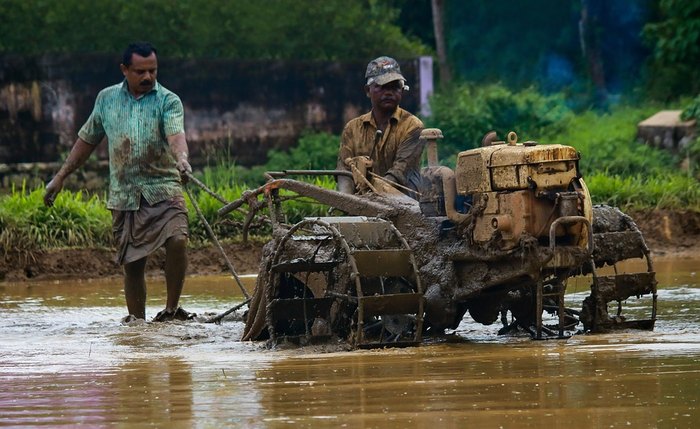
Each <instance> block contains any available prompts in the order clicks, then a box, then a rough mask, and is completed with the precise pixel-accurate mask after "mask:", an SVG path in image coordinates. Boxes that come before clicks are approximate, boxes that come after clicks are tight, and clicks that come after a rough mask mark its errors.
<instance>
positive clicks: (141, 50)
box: [122, 42, 158, 67]
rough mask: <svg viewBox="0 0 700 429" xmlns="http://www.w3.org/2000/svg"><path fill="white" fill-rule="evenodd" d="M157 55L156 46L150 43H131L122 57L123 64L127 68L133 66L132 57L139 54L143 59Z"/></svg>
mask: <svg viewBox="0 0 700 429" xmlns="http://www.w3.org/2000/svg"><path fill="white" fill-rule="evenodd" d="M152 53H153V54H157V53H158V51H156V48H155V46H153V45H151V44H150V42H134V43H129V46H127V47H126V50H124V55H122V64H124V65H125V66H127V67H128V66H130V65H131V56H132V55H133V54H137V55H139V56H141V57H147V56H149V55H151V54H152Z"/></svg>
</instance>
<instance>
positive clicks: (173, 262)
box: [165, 234, 187, 312]
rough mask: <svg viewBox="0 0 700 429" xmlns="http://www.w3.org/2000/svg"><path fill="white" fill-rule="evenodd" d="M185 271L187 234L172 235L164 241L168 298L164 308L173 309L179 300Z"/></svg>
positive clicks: (169, 310)
mask: <svg viewBox="0 0 700 429" xmlns="http://www.w3.org/2000/svg"><path fill="white" fill-rule="evenodd" d="M186 272H187V236H186V235H183V234H177V235H173V236H172V237H170V238H168V240H167V241H166V242H165V285H166V288H167V291H168V298H167V301H166V305H165V309H166V310H167V311H168V312H171V311H175V310H176V309H177V307H178V303H179V301H180V295H181V294H182V287H183V286H184V284H185V273H186Z"/></svg>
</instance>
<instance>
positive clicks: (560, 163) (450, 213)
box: [219, 129, 656, 347]
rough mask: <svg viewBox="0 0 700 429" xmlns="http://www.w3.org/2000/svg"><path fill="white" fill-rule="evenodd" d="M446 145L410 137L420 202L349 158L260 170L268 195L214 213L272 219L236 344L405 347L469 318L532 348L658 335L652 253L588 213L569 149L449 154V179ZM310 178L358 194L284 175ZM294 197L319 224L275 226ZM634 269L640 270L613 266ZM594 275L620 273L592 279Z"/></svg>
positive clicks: (630, 230) (622, 226) (634, 235)
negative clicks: (346, 184)
mask: <svg viewBox="0 0 700 429" xmlns="http://www.w3.org/2000/svg"><path fill="white" fill-rule="evenodd" d="M441 137H442V134H441V132H440V130H437V129H426V130H424V131H423V133H422V134H421V138H422V139H423V140H424V141H425V143H426V148H427V150H426V153H427V159H428V166H427V167H424V168H423V169H422V171H421V175H422V180H423V185H422V186H421V188H420V189H419V190H418V191H417V192H415V191H409V190H407V189H405V188H402V187H401V186H399V185H397V184H394V183H391V182H388V181H386V180H385V179H384V178H382V177H379V176H377V175H376V174H374V173H373V172H372V162H371V161H370V160H369V159H367V158H366V157H358V158H352V159H347V160H345V162H346V164H347V165H348V166H349V167H350V172H347V171H338V170H334V171H307V170H304V171H299V170H288V171H282V172H269V173H267V177H268V179H269V180H268V182H267V183H266V184H265V185H264V186H262V187H260V188H258V189H255V190H252V191H248V192H246V193H244V196H243V197H242V198H241V199H240V200H237V201H234V202H232V203H230V204H228V205H226V206H225V207H223V208H222V209H221V210H220V211H219V212H220V214H225V213H228V212H230V211H231V210H234V209H236V208H238V207H240V206H241V205H242V204H244V203H248V204H249V205H250V207H251V212H250V214H249V216H248V218H249V219H251V218H252V213H253V212H257V211H259V210H261V209H263V208H267V209H269V216H270V219H271V222H272V225H273V233H272V235H273V238H272V240H271V241H270V242H269V243H268V244H267V245H266V246H265V248H264V251H263V260H262V262H261V265H260V271H259V274H258V279H257V283H256V290H255V293H254V296H253V298H252V301H251V303H250V305H249V311H248V316H247V321H246V328H245V334H244V338H245V339H251V340H264V339H268V338H269V339H270V340H271V341H272V342H275V343H276V342H280V341H293V342H298V343H301V344H306V343H311V342H320V341H329V340H331V341H339V340H340V341H345V342H347V343H348V344H350V345H351V346H353V347H386V346H406V345H414V344H418V343H420V342H422V341H423V339H424V338H425V337H426V336H436V335H441V334H443V333H444V332H445V331H446V330H448V329H456V328H457V326H458V325H459V324H460V322H461V321H462V319H463V318H464V317H465V314H466V313H467V312H468V313H469V315H470V316H471V317H472V318H473V319H474V320H475V321H477V322H479V323H482V324H485V325H489V324H492V323H494V322H496V321H499V320H500V321H501V323H502V325H503V327H502V328H501V329H500V333H506V332H512V331H521V332H527V333H529V334H530V335H531V336H532V337H533V338H536V339H543V338H557V337H558V338H561V337H566V336H567V335H570V334H571V333H572V332H577V331H579V332H581V331H583V332H588V331H589V332H603V331H607V330H612V329H618V328H639V329H653V326H654V322H655V319H656V280H655V274H654V271H653V266H652V262H651V259H650V255H649V249H648V248H647V246H646V244H645V242H644V239H643V237H642V234H641V233H640V231H639V229H638V228H637V226H636V225H635V223H634V222H633V221H632V219H631V218H630V217H629V216H627V215H625V214H623V213H622V212H620V211H619V210H617V209H615V208H612V207H608V206H592V204H591V197H590V194H589V192H588V189H587V187H586V184H585V182H584V180H583V178H582V177H581V174H580V170H579V154H578V153H577V151H576V150H575V149H574V148H572V147H569V146H564V145H556V144H555V145H540V144H537V143H536V142H532V141H526V142H524V143H518V142H517V136H516V135H515V133H510V134H509V135H508V137H507V139H506V141H494V142H487V144H485V145H484V146H482V147H479V148H476V149H471V150H467V151H464V152H461V153H459V154H458V156H457V162H456V167H455V169H454V170H452V169H450V168H448V167H444V166H440V165H438V158H437V142H438V140H439V139H440V138H441ZM318 174H329V175H339V174H345V175H351V176H352V178H353V181H354V183H355V187H356V190H357V194H355V195H350V194H343V193H340V192H337V191H334V190H329V189H325V188H322V187H319V186H315V185H313V184H311V183H307V182H303V181H299V180H294V179H291V178H290V177H292V176H294V175H303V176H308V175H318ZM289 193H293V194H297V195H300V196H304V197H308V198H311V199H313V200H315V201H317V202H319V203H322V204H325V205H327V206H328V207H329V208H330V210H329V215H328V216H325V217H317V218H307V219H304V220H302V221H301V222H298V223H296V224H294V225H289V224H286V223H285V213H284V205H283V203H282V201H283V198H282V195H283V194H289ZM406 194H408V195H406ZM632 258H643V259H644V260H645V261H646V263H645V264H644V266H645V269H643V270H639V272H632V273H621V272H619V271H618V270H617V269H616V267H617V266H618V264H619V263H621V262H622V261H625V260H628V259H632ZM603 266H611V267H613V268H615V269H614V270H612V274H610V275H599V274H598V269H599V268H601V267H603ZM608 271H611V270H610V269H608ZM579 275H588V276H589V277H588V278H590V294H589V295H588V297H586V298H585V299H584V301H583V304H582V305H581V307H580V308H578V309H573V308H569V307H567V306H566V305H565V292H566V286H567V280H568V279H569V278H571V277H573V276H579ZM640 297H646V299H645V301H644V302H645V305H646V307H647V308H646V310H645V314H644V315H643V316H642V317H639V316H638V315H637V317H636V319H635V320H632V318H631V317H628V316H627V314H626V313H625V308H624V305H623V304H624V303H625V302H626V301H628V300H630V299H636V298H640Z"/></svg>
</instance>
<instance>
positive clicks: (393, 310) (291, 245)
mask: <svg viewBox="0 0 700 429" xmlns="http://www.w3.org/2000/svg"><path fill="white" fill-rule="evenodd" d="M355 229H356V230H357V231H358V234H357V235H353V233H352V232H353V230H355ZM340 230H343V231H344V233H341V232H340ZM304 231H306V235H299V233H301V232H304ZM346 238H347V239H346ZM375 239H376V240H378V241H376V242H375ZM389 242H393V243H394V245H395V246H396V245H398V246H399V247H398V248H387V247H386V246H388V245H389ZM378 245H381V248H379V249H376V248H374V247H377V246H378ZM309 253H310V254H309ZM268 268H269V271H270V276H269V280H268V282H267V283H266V287H265V289H266V295H267V302H268V304H267V308H266V316H265V317H266V320H267V326H268V331H269V334H270V338H271V340H272V341H273V342H278V341H280V340H281V339H285V340H288V341H295V342H303V343H307V342H312V341H314V340H315V339H318V338H320V337H323V336H327V335H328V334H329V333H333V334H336V335H340V336H344V337H347V338H348V340H349V341H350V342H351V343H352V344H353V345H354V346H355V347H362V348H369V347H388V346H392V347H393V346H406V345H413V344H417V343H418V342H420V341H421V335H422V322H423V290H422V286H421V283H420V276H419V274H418V269H417V266H416V264H415V260H414V259H413V256H412V253H411V251H410V249H409V248H408V244H407V243H406V241H405V240H404V239H403V237H402V236H401V234H400V232H398V230H396V228H395V227H394V226H393V225H392V224H391V223H389V222H386V221H382V220H380V219H367V218H357V217H341V218H317V219H306V220H304V221H301V222H299V223H298V224H296V225H294V226H293V227H291V228H290V229H289V231H288V232H287V233H286V234H284V236H282V237H281V239H280V240H279V241H278V242H277V244H276V246H275V250H274V252H273V255H272V257H271V259H270V263H269V264H268ZM315 273H324V274H323V275H322V276H314V275H313V274H315ZM407 278H413V279H414V280H413V281H412V282H409V283H405V284H407V285H409V288H410V289H411V290H410V291H401V290H399V291H397V290H394V289H392V290H387V289H385V288H384V287H383V286H384V285H385V284H387V283H388V282H392V281H394V282H396V281H398V280H396V279H402V280H401V281H404V282H405V281H406V279H407ZM392 279H393V280H392ZM314 282H315V284H314ZM399 321H401V323H399ZM409 321H410V322H411V323H408V322H409ZM314 325H317V326H324V327H328V328H329V329H330V331H328V330H325V329H323V330H321V329H319V332H314V330H313V326H314ZM402 326H403V328H402V329H399V328H401V327H402ZM375 329H378V332H375ZM386 332H389V333H390V334H391V335H387V334H386Z"/></svg>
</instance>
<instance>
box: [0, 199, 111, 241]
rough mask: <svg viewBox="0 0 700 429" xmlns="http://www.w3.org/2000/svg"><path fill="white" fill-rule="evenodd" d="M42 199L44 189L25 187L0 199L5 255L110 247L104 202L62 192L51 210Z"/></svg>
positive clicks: (107, 217) (108, 217) (0, 235)
mask: <svg viewBox="0 0 700 429" xmlns="http://www.w3.org/2000/svg"><path fill="white" fill-rule="evenodd" d="M43 196H44V190H43V188H37V189H34V190H32V191H27V190H26V189H25V188H24V187H22V188H21V189H19V190H18V189H14V188H13V189H12V192H11V194H10V195H7V196H3V197H2V198H1V199H0V247H1V248H2V249H3V251H4V252H8V251H10V250H17V251H20V252H31V251H34V250H40V249H47V248H53V247H106V246H109V245H111V239H112V232H111V225H112V216H111V214H110V212H109V211H108V210H107V209H106V208H105V204H104V201H103V199H102V198H99V197H98V196H96V195H93V196H90V197H88V196H87V195H85V194H84V193H82V192H75V193H73V192H61V193H60V194H59V195H58V197H57V198H56V201H55V204H54V206H53V207H50V208H49V207H46V206H44V202H43Z"/></svg>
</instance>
